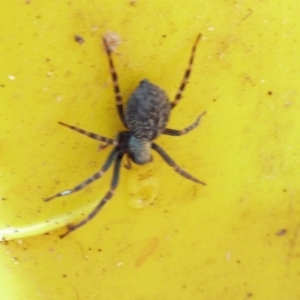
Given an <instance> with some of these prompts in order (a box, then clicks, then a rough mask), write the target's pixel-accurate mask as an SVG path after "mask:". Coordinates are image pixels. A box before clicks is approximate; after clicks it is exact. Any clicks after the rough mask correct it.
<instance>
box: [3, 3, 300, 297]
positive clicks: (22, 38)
mask: <svg viewBox="0 0 300 300" xmlns="http://www.w3.org/2000/svg"><path fill="white" fill-rule="evenodd" d="M0 11H1V12H2V13H1V29H0V41H1V47H0V57H1V68H0V101H1V112H0V115H1V118H0V122H1V133H0V153H1V155H0V166H1V167H0V199H1V201H0V205H1V209H0V216H1V217H0V235H1V237H2V238H6V239H16V240H12V241H9V242H8V243H3V244H2V245H1V247H0V257H1V259H0V269H1V273H0V299H6V300H19V299H22V300H23V299H30V300H35V299H101V300H105V299H109V300H110V299H125V300H126V299H128V300H129V299H130V300H144V299H145V300H146V299H147V300H148V299H149V300H150V299H151V300H152V299H155V300H156V299H163V300H166V299H167V300H177V299H178V300H181V299H191V300H194V299H204V300H211V299H213V300H219V299H234V300H236V299H259V300H260V299H261V300H265V299H272V300H277V299H280V300H282V299H288V300H296V299H300V285H299V274H300V262H299V247H300V243H299V228H300V221H299V220H300V200H299V199H300V198H299V193H300V192H299V169H300V159H299V157H300V142H299V130H300V113H299V111H300V107H299V86H300V79H299V78H300V60H299V52H300V44H299V43H300V32H299V31H300V26H299V20H300V18H299V15H300V7H299V4H298V3H295V2H294V3H293V5H292V2H291V1H290V2H283V1H279V0H274V1H272V2H270V1H240V2H239V1H231V2H230V1H209V2H207V1H206V2H205V1H171V0H166V1H139V0H137V1H129V0H128V1H111V0H102V1H83V0H74V1H46V0H39V1H34V0H32V1H30V0H27V1H25V0H23V1H13V2H10V3H9V4H8V2H7V1H2V2H1V4H0ZM107 30H111V31H114V32H117V33H118V34H119V35H120V37H121V39H122V41H123V43H122V44H121V45H120V46H119V47H118V49H117V54H116V55H114V58H115V64H116V66H117V70H118V73H119V76H120V83H121V88H122V92H123V95H124V98H125V99H126V98H127V97H128V95H129V94H130V93H131V91H132V90H133V89H134V88H135V86H136V85H137V82H138V81H139V80H140V79H142V78H148V79H149V80H151V81H153V82H155V83H157V84H159V85H160V86H161V87H163V88H164V89H165V90H166V92H167V93H168V94H169V95H170V98H172V97H173V95H174V94H175V92H176V90H177V88H178V86H179V83H180V80H181V78H182V75H183V72H184V69H185V68H186V66H187V60H188V56H189V53H190V49H191V46H192V44H193V42H194V40H195V37H196V35H197V34H198V33H199V32H201V33H202V34H203V36H204V38H203V40H202V41H201V43H200V45H199V48H198V51H197V57H196V60H195V64H194V68H193V73H192V76H191V78H190V80H189V82H190V83H189V85H188V86H187V88H186V91H185V93H184V99H182V101H181V102H180V104H179V105H178V107H176V109H175V110H174V111H172V119H171V121H170V124H169V125H170V127H172V128H183V127H185V126H187V125H188V124H190V123H192V122H193V121H194V120H195V118H196V116H197V115H199V114H200V113H201V112H202V111H204V110H206V111H207V112H208V113H207V115H206V116H205V118H204V119H203V122H202V124H201V126H200V127H199V128H197V129H196V130H194V131H193V132H191V133H190V134H188V135H186V136H183V137H180V138H176V137H168V136H163V137H160V138H159V140H158V142H159V144H160V145H161V146H163V147H164V148H165V149H166V151H168V153H169V154H170V155H171V156H172V157H173V158H174V159H175V160H176V161H177V162H178V163H179V164H180V165H181V166H182V167H184V168H185V169H186V170H188V171H189V172H190V173H191V174H193V175H195V176H196V177H198V178H199V179H201V180H203V181H205V182H207V183H208V185H207V186H206V187H203V186H201V185H196V184H194V183H192V182H190V181H188V180H185V179H184V178H182V177H181V176H179V175H178V174H176V173H175V172H173V170H172V169H171V168H169V167H168V166H167V165H166V164H165V163H164V162H163V161H162V159H161V158H160V157H158V156H157V155H154V162H153V163H151V164H149V165H146V166H134V167H133V169H132V170H130V171H128V170H126V169H125V168H122V171H121V183H120V186H119V187H118V189H117V191H116V193H115V196H114V198H113V200H112V201H111V202H110V203H109V204H108V205H107V206H106V207H105V209H103V211H102V212H101V213H100V214H99V215H98V216H97V217H96V219H94V220H93V221H92V222H90V223H89V224H88V225H86V226H84V227H83V228H81V229H80V230H78V231H76V232H74V233H72V234H71V235H70V236H68V237H67V238H65V239H63V240H60V239H59V238H58V235H59V234H61V233H63V232H64V230H65V229H64V228H61V227H63V226H64V225H65V224H66V223H68V222H70V221H71V220H74V219H76V220H78V217H79V216H80V215H82V214H83V213H86V212H87V211H89V210H90V209H91V207H93V206H94V205H95V203H97V201H99V200H100V199H101V198H102V197H103V195H104V194H105V193H106V191H107V190H108V189H109V182H110V178H111V172H108V173H107V174H106V176H105V177H104V178H102V179H101V180H100V181H98V182H96V183H94V184H93V185H91V186H90V187H89V188H86V189H85V190H83V191H82V192H80V193H78V194H76V195H75V194H74V195H72V196H67V197H63V198H59V199H55V200H53V201H52V202H49V203H44V202H43V201H42V198H43V197H48V196H51V195H52V194H53V193H56V192H59V191H61V190H63V189H67V188H71V187H73V186H74V185H75V184H77V183H79V182H81V181H82V180H84V179H85V178H87V177H88V176H90V175H91V174H93V173H94V172H95V171H96V170H97V169H98V168H99V167H100V166H101V164H102V163H103V161H104V160H105V158H106V156H107V154H108V151H109V150H104V151H102V152H100V153H99V152H98V151H97V147H98V145H97V143H96V142H95V141H93V140H91V139H88V138H86V137H84V136H81V135H79V134H76V133H73V132H72V131H70V130H68V129H66V128H63V127H62V126H59V125H58V124H57V121H59V120H61V121H64V122H66V123H70V124H74V125H78V126H81V127H83V128H85V129H87V130H90V131H94V132H97V133H99V134H102V135H105V136H108V137H113V136H114V135H115V134H116V132H118V131H119V130H121V129H122V125H121V122H120V121H119V119H118V117H117V114H116V110H115V104H114V97H113V93H112V86H111V81H110V76H109V73H108V66H107V60H106V56H105V53H104V51H103V48H102V46H101V43H100V37H101V35H103V34H104V33H105V32H106V31H107ZM74 35H80V36H82V37H83V38H84V40H85V43H83V44H81V45H80V44H78V43H77V42H75V41H74ZM54 228H57V230H54V231H51V232H50V233H49V234H44V235H38V234H40V233H45V232H48V231H50V230H52V229H54ZM34 235H35V236H34ZM29 236H32V237H29Z"/></svg>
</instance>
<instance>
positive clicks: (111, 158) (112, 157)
mask: <svg viewBox="0 0 300 300" xmlns="http://www.w3.org/2000/svg"><path fill="white" fill-rule="evenodd" d="M116 156H117V150H116V148H114V149H113V150H112V152H111V153H110V155H109V156H108V158H107V160H106V162H105V163H104V165H103V167H102V168H101V170H100V171H98V172H96V173H95V174H94V175H93V176H91V177H89V178H88V179H87V180H85V181H83V182H82V183H80V184H79V185H77V186H75V187H74V188H72V189H70V190H65V191H62V192H60V193H57V194H55V195H53V196H51V197H48V198H44V201H45V202H47V201H50V200H52V199H54V198H57V197H62V196H67V195H70V194H73V193H75V192H78V191H80V190H82V189H83V188H85V187H86V186H87V185H89V184H91V183H92V182H93V181H95V180H97V179H99V178H100V177H102V175H103V174H104V173H105V172H106V171H107V170H108V169H109V167H110V166H111V164H112V162H113V161H114V160H115V158H116Z"/></svg>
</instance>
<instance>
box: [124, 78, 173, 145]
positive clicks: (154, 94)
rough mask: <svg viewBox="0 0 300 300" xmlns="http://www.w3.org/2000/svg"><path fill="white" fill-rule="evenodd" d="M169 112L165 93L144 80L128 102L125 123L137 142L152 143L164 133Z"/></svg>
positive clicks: (169, 106)
mask: <svg viewBox="0 0 300 300" xmlns="http://www.w3.org/2000/svg"><path fill="white" fill-rule="evenodd" d="M170 110H171V105H170V102H169V99H168V97H167V95H166V93H165V92H164V91H163V90H162V89H160V88H159V87H158V86H156V85H154V84H152V83H150V82H149V81H148V80H146V79H144V80H142V81H141V82H140V84H139V86H138V87H137V89H136V90H135V91H134V92H133V93H132V95H131V96H130V98H129V100H128V103H127V107H126V113H125V121H126V124H127V126H128V129H129V131H130V132H131V133H132V134H133V135H134V136H135V137H136V138H137V139H138V140H141V141H152V140H154V139H155V138H156V137H157V136H159V135H160V134H161V133H162V132H163V131H164V129H165V127H166V125H167V122H168V120H169V115H170Z"/></svg>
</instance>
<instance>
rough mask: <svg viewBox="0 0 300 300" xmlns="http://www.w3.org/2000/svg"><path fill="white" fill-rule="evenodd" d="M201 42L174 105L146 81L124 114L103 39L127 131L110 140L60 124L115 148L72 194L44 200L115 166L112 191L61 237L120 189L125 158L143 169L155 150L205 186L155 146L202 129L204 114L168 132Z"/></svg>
mask: <svg viewBox="0 0 300 300" xmlns="http://www.w3.org/2000/svg"><path fill="white" fill-rule="evenodd" d="M200 38H201V35H200V34H199V35H198V36H197V39H196V41H195V44H194V46H193V49H192V53H191V56H190V60H189V65H188V68H187V69H186V71H185V74H184V76H183V79H182V82H181V85H180V87H179V90H178V92H177V94H176V96H175V99H174V101H173V102H170V101H169V99H168V97H167V95H166V93H165V92H164V91H163V90H162V89H161V88H159V87H158V86H156V85H154V84H152V83H151V82H149V81H148V80H147V79H143V80H142V81H141V82H140V83H139V85H138V87H137V88H136V89H135V91H134V92H133V93H132V94H131V96H130V97H129V100H128V103H127V106H126V110H125V114H124V110H123V104H122V97H121V93H120V88H119V83H118V76H117V73H116V71H115V68H114V64H113V60H112V55H111V53H112V51H111V49H110V47H109V44H108V42H107V41H106V39H105V38H103V44H104V48H105V51H106V53H107V56H108V61H109V66H110V72H111V77H112V82H113V87H114V93H115V97H116V106H117V109H118V114H119V117H120V119H121V121H122V123H123V124H124V126H125V128H126V129H127V130H125V131H121V132H119V133H118V135H117V137H116V139H110V138H106V137H104V136H101V135H98V134H95V133H92V132H88V131H85V130H83V129H81V128H78V127H75V126H72V125H68V124H65V123H63V122H59V124H61V125H63V126H66V127H68V128H70V129H72V130H74V131H77V132H79V133H81V134H84V135H86V136H88V137H90V138H92V139H95V140H98V141H101V142H104V146H102V147H106V146H107V145H114V146H115V147H114V148H113V150H112V151H111V152H110V154H109V156H108V158H107V159H106V162H105V163H104V165H103V166H102V168H101V169H100V170H99V171H98V172H96V173H95V174H94V175H93V176H91V177H90V178H88V179H87V180H85V181H84V182H82V183H80V184H79V185H77V186H75V187H74V188H72V189H70V190H65V191H63V192H60V193H57V194H55V195H54V196H52V197H49V198H45V199H44V200H45V201H50V200H52V199H54V198H56V197H61V196H66V195H69V194H72V193H74V192H77V191H79V190H81V189H83V188H84V187H85V186H87V185H88V184H90V183H92V182H93V181H95V180H96V179H99V178H100V177H101V176H102V175H103V174H104V173H105V172H106V171H107V170H108V169H109V167H110V166H111V165H112V163H113V162H115V165H114V171H113V178H112V182H111V187H110V190H109V191H108V192H107V194H106V195H105V196H104V198H103V199H102V200H101V201H100V202H99V204H98V205H97V206H96V207H95V208H94V209H93V211H92V212H91V213H90V214H89V215H88V216H87V217H86V218H85V219H83V220H82V221H81V222H79V223H77V224H70V225H68V230H67V231H66V232H65V233H64V234H63V235H61V237H65V236H66V235H67V234H69V233H70V232H72V231H74V230H76V229H77V228H79V227H81V226H82V225H84V224H86V223H87V222H88V221H89V220H91V219H92V218H93V217H94V216H95V215H96V214H97V213H98V212H99V210H100V209H101V208H102V207H103V206H104V205H105V203H106V202H107V201H108V200H109V199H110V198H111V197H112V196H113V194H114V191H115V189H116V187H117V185H118V181H119V174H120V167H121V160H122V158H123V156H124V155H127V157H128V158H129V162H130V161H132V162H134V163H136V164H138V165H143V164H145V163H148V162H150V161H151V160H152V157H151V153H150V152H151V149H153V150H155V151H156V152H157V153H158V154H159V155H160V156H161V157H162V158H163V159H164V160H165V162H166V163H167V164H168V165H170V166H171V167H173V168H174V170H175V171H176V172H177V173H179V174H180V175H182V176H183V177H185V178H187V179H189V180H192V181H194V182H197V183H201V184H205V183H204V182H202V181H200V180H199V179H197V178H195V177H193V176H192V175H190V174H188V173H187V172H186V171H184V170H183V169H181V168H180V167H179V166H178V165H177V164H176V163H175V162H174V161H173V159H172V158H171V157H170V156H169V155H168V154H167V153H166V152H165V151H164V150H163V149H162V148H161V147H160V146H159V145H157V144H156V143H155V142H153V141H154V140H155V139H156V138H157V137H158V136H159V135H160V134H165V135H171V136H180V135H183V134H186V133H188V132H189V131H191V130H192V129H194V128H195V127H196V126H198V125H199V123H200V120H201V117H202V116H203V115H204V114H205V112H204V113H202V114H201V115H200V116H198V118H197V119H196V121H195V122H194V123H193V124H191V125H190V126H188V127H186V128H184V129H182V130H176V129H170V128H166V125H167V123H168V120H169V116H170V111H171V109H172V108H174V107H175V105H176V104H177V103H178V101H179V100H180V98H181V96H182V92H183V90H184V88H185V86H186V84H187V80H188V78H189V76H190V73H191V68H192V64H193V60H194V55H195V50H196V47H197V44H198V42H199V40H200Z"/></svg>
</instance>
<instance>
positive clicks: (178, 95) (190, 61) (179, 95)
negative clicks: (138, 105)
mask: <svg viewBox="0 0 300 300" xmlns="http://www.w3.org/2000/svg"><path fill="white" fill-rule="evenodd" d="M200 39H201V34H199V35H198V36H197V38H196V41H195V43H194V46H193V49H192V52H191V56H190V60H189V65H188V67H187V69H186V70H185V73H184V76H183V78H182V81H181V84H180V87H179V90H178V91H177V94H176V96H175V99H174V101H173V102H171V108H174V106H175V105H176V104H177V103H178V102H179V100H180V99H181V96H182V93H183V91H184V88H185V86H186V84H187V81H188V79H189V77H190V74H191V71H192V66H193V61H194V57H195V52H196V48H197V45H198V42H199V41H200Z"/></svg>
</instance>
